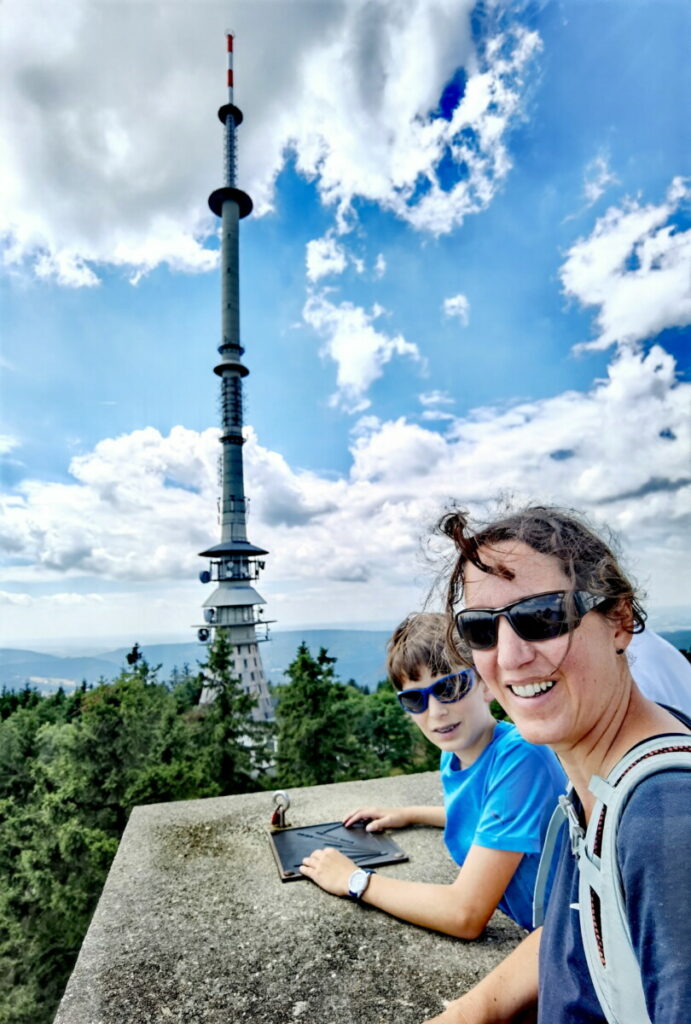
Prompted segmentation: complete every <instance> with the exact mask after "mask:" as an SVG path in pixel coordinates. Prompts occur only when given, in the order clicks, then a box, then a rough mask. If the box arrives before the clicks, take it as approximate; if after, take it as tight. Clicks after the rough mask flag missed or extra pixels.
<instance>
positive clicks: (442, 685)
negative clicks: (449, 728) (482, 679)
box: [397, 668, 475, 715]
mask: <svg viewBox="0 0 691 1024" xmlns="http://www.w3.org/2000/svg"><path fill="white" fill-rule="evenodd" d="M474 682H475V672H474V671H473V669H472V668H464V669H463V670H462V671H461V672H452V673H451V675H448V676H443V677H442V678H441V679H437V681H436V682H434V683H431V684H430V685H429V686H425V687H423V688H421V689H419V690H399V691H398V694H397V697H398V700H399V703H400V705H401V707H402V708H403V710H404V711H407V712H408V713H409V714H411V715H421V714H422V712H423V711H426V710H427V705H428V704H429V698H430V694H431V695H432V696H433V697H434V698H435V700H438V701H440V702H441V703H442V704H455V702H456V701H457V700H461V699H462V698H463V697H465V696H466V694H468V693H470V691H471V689H472V687H473V683H474Z"/></svg>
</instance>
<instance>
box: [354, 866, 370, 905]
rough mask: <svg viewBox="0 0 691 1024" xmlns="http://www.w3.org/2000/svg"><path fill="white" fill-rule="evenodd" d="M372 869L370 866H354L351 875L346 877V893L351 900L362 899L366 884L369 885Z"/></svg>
mask: <svg viewBox="0 0 691 1024" xmlns="http://www.w3.org/2000/svg"><path fill="white" fill-rule="evenodd" d="M373 874H374V871H372V870H371V868H356V869H355V871H353V873H352V875H351V876H350V878H349V879H348V895H349V896H350V898H351V900H359V899H362V897H363V895H364V893H365V891H366V889H367V886H368V885H369V876H370V875H373Z"/></svg>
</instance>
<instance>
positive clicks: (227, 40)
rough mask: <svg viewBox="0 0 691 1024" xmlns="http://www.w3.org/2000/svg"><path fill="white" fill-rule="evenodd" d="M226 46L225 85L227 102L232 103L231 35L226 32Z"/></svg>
mask: <svg viewBox="0 0 691 1024" xmlns="http://www.w3.org/2000/svg"><path fill="white" fill-rule="evenodd" d="M226 44H227V50H228V72H227V85H228V102H229V103H232V102H233V33H232V32H226Z"/></svg>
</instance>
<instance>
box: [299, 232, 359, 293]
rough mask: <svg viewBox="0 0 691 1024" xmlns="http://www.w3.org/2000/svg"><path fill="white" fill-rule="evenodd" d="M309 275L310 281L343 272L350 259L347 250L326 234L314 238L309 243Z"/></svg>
mask: <svg viewBox="0 0 691 1024" xmlns="http://www.w3.org/2000/svg"><path fill="white" fill-rule="evenodd" d="M305 262H306V264H307V277H308V279H309V280H310V281H312V282H314V281H318V280H319V279H320V278H322V277H327V276H329V275H330V274H342V273H343V271H344V270H345V268H346V266H347V263H348V260H347V256H346V251H345V249H344V248H343V246H342V245H339V244H338V242H337V241H336V239H335V238H333V236H331V235H326V236H325V237H324V238H313V239H312V241H310V242H308V243H307V254H306V257H305Z"/></svg>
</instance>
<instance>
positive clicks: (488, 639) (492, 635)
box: [456, 611, 497, 651]
mask: <svg viewBox="0 0 691 1024" xmlns="http://www.w3.org/2000/svg"><path fill="white" fill-rule="evenodd" d="M456 625H457V627H458V632H459V633H460V634H461V637H462V638H463V639H464V640H465V642H466V643H467V644H468V646H469V647H472V648H473V650H476V651H487V650H489V649H490V647H494V646H495V644H496V642H497V629H496V622H495V619H494V616H493V615H492V613H491V612H485V611H477V612H473V611H465V612H459V614H458V615H457V616H456Z"/></svg>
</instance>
